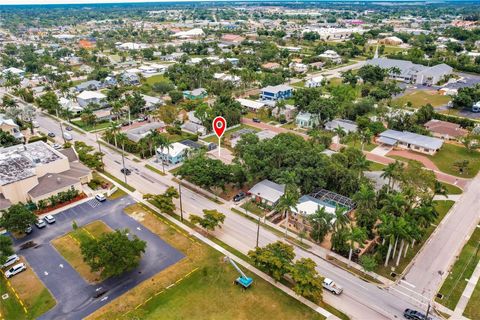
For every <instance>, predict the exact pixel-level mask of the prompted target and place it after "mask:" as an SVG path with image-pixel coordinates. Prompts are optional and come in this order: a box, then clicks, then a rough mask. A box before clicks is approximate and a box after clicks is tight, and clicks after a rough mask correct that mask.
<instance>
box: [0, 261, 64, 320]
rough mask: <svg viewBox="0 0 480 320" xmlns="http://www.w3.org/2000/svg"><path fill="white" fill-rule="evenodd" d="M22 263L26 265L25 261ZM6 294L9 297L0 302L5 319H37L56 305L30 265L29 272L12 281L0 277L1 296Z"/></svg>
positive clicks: (26, 271) (0, 309)
mask: <svg viewBox="0 0 480 320" xmlns="http://www.w3.org/2000/svg"><path fill="white" fill-rule="evenodd" d="M22 262H24V263H26V261H24V260H23V259H22ZM6 293H7V294H8V296H9V297H8V298H7V299H5V300H3V299H2V300H0V301H1V302H0V312H1V314H2V317H3V318H4V319H15V320H23V319H36V318H38V317H39V316H41V315H42V314H44V313H45V312H47V311H48V310H50V309H51V308H53V307H54V306H55V304H56V302H55V299H54V298H53V296H52V295H51V294H50V291H48V289H47V288H45V286H44V285H43V283H42V281H40V279H39V278H38V277H37V275H36V274H35V272H33V270H32V268H30V266H29V265H28V264H27V270H25V271H23V272H22V273H20V274H18V275H16V276H14V277H12V278H11V279H8V280H7V279H5V278H4V277H3V276H0V296H1V295H4V294H6ZM0 299H1V298H0ZM24 307H25V309H24ZM25 310H26V312H25Z"/></svg>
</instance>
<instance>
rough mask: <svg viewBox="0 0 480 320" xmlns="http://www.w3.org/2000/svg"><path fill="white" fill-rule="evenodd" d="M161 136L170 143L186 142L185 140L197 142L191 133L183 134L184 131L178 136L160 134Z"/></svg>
mask: <svg viewBox="0 0 480 320" xmlns="http://www.w3.org/2000/svg"><path fill="white" fill-rule="evenodd" d="M161 135H163V136H166V137H167V138H168V140H169V141H170V142H172V143H173V142H179V141H183V140H187V139H189V140H197V136H196V135H194V134H192V133H188V132H184V131H182V132H181V133H180V134H170V133H161Z"/></svg>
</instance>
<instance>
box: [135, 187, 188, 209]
mask: <svg viewBox="0 0 480 320" xmlns="http://www.w3.org/2000/svg"><path fill="white" fill-rule="evenodd" d="M179 196H180V195H179V194H178V191H177V189H175V188H174V187H168V188H167V190H166V191H165V192H164V193H163V194H158V195H153V194H145V195H144V196H143V199H146V200H149V201H153V202H154V203H155V205H156V206H157V207H158V208H159V209H160V211H162V212H165V213H168V214H173V213H174V212H175V209H176V207H175V204H174V203H173V198H175V199H178V198H179Z"/></svg>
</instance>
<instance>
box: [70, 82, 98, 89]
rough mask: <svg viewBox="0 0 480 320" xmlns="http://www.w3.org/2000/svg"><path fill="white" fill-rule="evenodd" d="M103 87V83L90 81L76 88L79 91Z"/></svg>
mask: <svg viewBox="0 0 480 320" xmlns="http://www.w3.org/2000/svg"><path fill="white" fill-rule="evenodd" d="M101 86H102V83H101V82H100V81H97V80H89V81H85V82H82V83H80V84H78V85H77V86H76V87H75V88H77V90H87V89H89V88H90V87H92V88H95V89H97V88H100V87H101Z"/></svg>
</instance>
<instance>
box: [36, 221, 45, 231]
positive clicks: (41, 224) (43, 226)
mask: <svg viewBox="0 0 480 320" xmlns="http://www.w3.org/2000/svg"><path fill="white" fill-rule="evenodd" d="M35 225H36V226H37V228H38V229H42V228H45V227H46V226H47V223H46V222H45V220H43V219H37V221H35Z"/></svg>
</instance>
